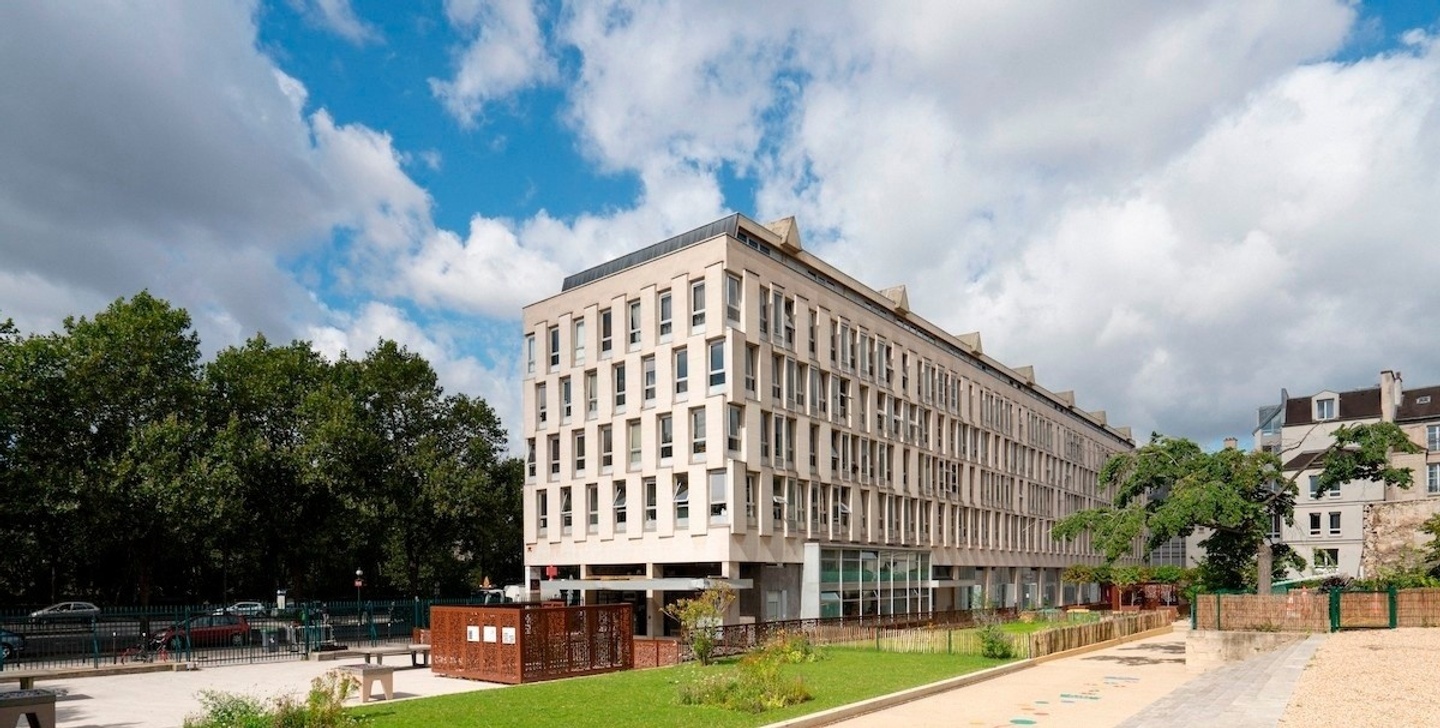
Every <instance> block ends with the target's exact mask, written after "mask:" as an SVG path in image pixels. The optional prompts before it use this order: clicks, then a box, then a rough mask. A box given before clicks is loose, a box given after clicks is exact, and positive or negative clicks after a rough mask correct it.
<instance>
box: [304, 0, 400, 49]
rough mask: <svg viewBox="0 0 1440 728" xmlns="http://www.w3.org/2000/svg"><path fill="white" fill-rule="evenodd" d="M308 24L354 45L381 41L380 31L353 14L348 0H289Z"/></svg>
mask: <svg viewBox="0 0 1440 728" xmlns="http://www.w3.org/2000/svg"><path fill="white" fill-rule="evenodd" d="M291 4H292V5H294V6H295V7H296V8H297V9H298V10H300V12H302V13H303V14H304V15H305V17H306V18H307V19H309V20H310V22H312V23H314V24H316V25H318V26H320V27H322V28H325V29H326V30H328V31H330V32H332V33H334V34H336V35H338V36H340V37H341V38H344V39H345V40H348V41H350V42H351V43H354V44H356V45H364V44H366V43H374V42H378V41H380V40H381V35H380V31H379V30H377V29H376V28H375V26H373V25H371V24H369V23H366V22H365V21H363V20H361V19H360V16H358V15H356V14H355V8H354V7H351V5H350V0H291Z"/></svg>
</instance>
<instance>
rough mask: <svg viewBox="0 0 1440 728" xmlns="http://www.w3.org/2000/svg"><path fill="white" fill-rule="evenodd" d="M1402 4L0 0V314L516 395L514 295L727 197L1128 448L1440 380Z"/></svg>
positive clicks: (1414, 44)
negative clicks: (1298, 404)
mask: <svg viewBox="0 0 1440 728" xmlns="http://www.w3.org/2000/svg"><path fill="white" fill-rule="evenodd" d="M1437 20H1440V10H1437V8H1436V7H1435V6H1434V4H1433V3H1424V2H1401V3H1361V4H1351V3H1346V2H1332V1H1328V0H1297V1H1287V2H1201V3H1186V4H1183V5H1177V6H1173V7H1172V6H1169V5H1161V6H1157V5H1156V4H1155V3H1150V2H1139V1H1138V0H1137V1H1134V2H1126V1H1117V2H1108V3H1099V4H1086V5H1083V6H1082V5H1081V4H1076V3H1069V2H1054V3H1043V2H1037V3H1023V4H1022V3H1001V2H996V3H950V2H917V3H915V4H913V5H911V6H908V7H907V12H905V13H896V12H893V9H891V8H890V7H889V6H885V5H882V4H877V3H867V2H837V3H789V4H776V3H760V2H737V3H708V4H697V3H686V2H661V1H659V0H657V1H655V2H633V3H632V2H602V1H600V0H596V1H595V2H585V3H565V2H527V1H525V0H510V1H507V2H497V3H490V2H481V1H479V0H454V1H452V2H439V1H425V2H414V3H392V2H380V1H370V0H363V1H362V0H276V1H273V2H245V1H241V0H236V1H233V2H231V1H224V2H220V1H217V2H214V3H180V2H160V1H157V2H150V3H135V4H122V3H118V2H73V3H71V2H41V1H40V0H33V1H29V2H19V3H5V4H0V67H4V68H6V69H7V72H6V73H5V74H3V75H0V130H4V131H3V133H0V159H3V160H6V162H5V163H4V164H0V316H6V317H11V318H14V319H15V321H16V323H17V324H18V325H19V326H20V327H21V329H22V330H24V331H47V330H51V329H54V328H55V327H57V326H58V325H59V323H60V321H61V320H62V319H63V318H64V317H65V316H67V315H72V314H89V313H93V312H94V311H96V310H98V309H100V308H102V307H103V306H104V305H105V304H106V303H108V302H109V301H111V300H113V299H114V298H116V297H120V296H128V295H131V294H133V293H135V292H137V291H139V290H141V289H145V288H148V289H150V290H151V291H152V292H154V293H156V294H157V295H161V296H164V297H166V298H168V299H170V300H171V301H173V302H174V303H176V304H177V305H181V306H185V307H186V308H187V309H189V310H190V311H191V313H192V315H193V316H194V318H195V321H196V326H197V329H198V330H199V331H200V334H201V336H202V339H203V342H204V345H205V347H206V349H207V350H209V351H214V350H216V349H219V348H222V347H224V346H229V345H232V344H236V343H239V342H240V341H243V340H244V339H245V338H246V337H248V336H250V335H253V334H254V333H255V332H257V331H261V332H264V333H265V334H266V335H267V336H269V337H270V338H271V339H275V340H285V339H289V338H300V339H304V340H307V341H311V342H313V344H314V345H315V346H316V347H317V348H318V349H319V350H321V351H322V352H325V353H326V354H328V355H332V356H333V355H336V354H338V353H339V352H340V351H351V352H355V353H358V352H363V351H364V350H366V349H368V348H369V347H371V346H373V344H374V342H375V341H376V339H377V338H378V337H381V336H384V337H389V338H395V339H398V340H400V341H401V342H402V343H404V344H405V345H407V346H409V347H410V348H412V349H414V350H417V351H419V352H421V353H422V354H424V355H425V356H427V357H428V358H430V359H431V361H432V362H434V363H435V365H436V367H437V369H438V370H439V371H440V373H441V375H442V379H443V381H444V383H445V385H446V386H447V388H449V389H452V390H458V391H465V392H468V393H470V394H473V395H477V396H482V397H485V398H486V399H487V400H489V401H491V402H492V404H494V405H495V406H496V407H497V409H499V411H500V412H501V414H502V417H503V418H504V419H505V421H506V422H507V423H509V424H512V425H513V424H514V423H515V422H516V421H517V420H516V416H517V408H518V406H519V384H518V379H517V376H516V371H517V369H516V366H515V358H516V354H517V352H518V346H517V335H518V317H519V308H520V306H522V305H523V304H524V303H526V302H529V301H532V300H536V299H538V298H542V297H544V296H546V295H549V294H550V293H553V292H555V291H558V288H559V282H560V278H561V277H562V276H563V275H565V274H566V273H570V272H574V271H576V270H580V269H582V268H584V267H587V266H589V265H593V264H594V263H597V262H600V261H602V260H605V259H608V258H611V257H614V256H616V255H620V254H623V253H625V252H628V251H630V250H633V249H635V248H638V247H640V246H643V245H645V244H648V243H650V242H654V241H656V240H659V239H662V238H664V237H667V236H668V235H670V234H673V233H675V232H678V231H682V230H686V229H689V228H692V227H695V226H698V225H700V224H703V223H706V222H709V221H710V220H712V219H715V218H717V217H719V216H721V215H723V214H726V213H728V212H730V211H740V212H743V213H745V214H747V215H750V216H752V217H755V218H757V219H761V220H768V219H772V218H776V217H782V216H789V215H794V216H796V217H797V219H798V221H799V224H800V226H801V229H802V232H803V234H804V236H805V241H806V244H807V247H809V248H810V249H811V250H812V251H814V252H816V253H817V254H819V255H821V256H822V257H824V258H826V259H827V260H830V261H831V262H833V263H835V264H836V265H838V266H840V267H841V268H842V269H844V270H846V271H848V272H850V273H852V274H853V275H855V276H856V277H857V278H859V279H860V280H862V281H864V282H866V283H868V284H870V285H872V286H874V287H877V288H880V287H886V286H890V285H894V284H897V283H904V284H907V286H908V287H909V292H910V298H911V302H912V305H913V307H914V309H915V310H916V311H917V312H918V313H920V314H921V315H923V316H925V317H927V318H929V319H931V320H932V321H935V322H936V323H938V324H940V325H942V326H945V327H946V328H948V329H950V330H952V331H954V332H956V333H964V332H969V331H976V330H978V331H980V332H981V333H982V335H983V336H984V341H985V346H986V349H987V352H989V353H991V354H993V355H995V356H997V357H998V358H1000V359H1001V360H1002V361H1005V362H1006V363H1009V364H1011V365H1013V366H1020V365H1027V364H1029V365H1034V366H1035V367H1036V371H1037V377H1038V380H1039V381H1040V383H1041V384H1042V385H1045V386H1047V387H1048V388H1050V389H1052V390H1056V391H1060V390H1068V389H1073V390H1075V391H1076V392H1077V396H1078V400H1079V404H1080V405H1081V406H1082V407H1085V408H1088V409H1103V410H1106V411H1107V413H1108V414H1109V419H1110V421H1111V422H1112V423H1116V424H1122V425H1131V426H1132V427H1133V428H1134V429H1135V431H1136V434H1137V435H1141V436H1143V435H1144V434H1145V433H1148V432H1149V431H1152V430H1159V431H1163V432H1165V433H1167V434H1175V435H1185V436H1189V437H1193V438H1196V439H1199V440H1202V441H1205V442H1218V440H1219V439H1220V438H1221V437H1224V436H1226V435H1238V436H1241V437H1242V438H1243V437H1246V436H1247V435H1248V433H1249V431H1250V429H1251V428H1252V427H1253V425H1254V422H1253V420H1254V413H1255V408H1256V407H1257V406H1258V405H1261V404H1265V403H1269V402H1272V401H1274V400H1275V399H1276V397H1278V394H1279V390H1280V388H1281V387H1287V388H1289V390H1290V391H1291V392H1292V393H1304V392H1310V391H1318V390H1320V389H1322V388H1330V389H1346V388H1355V387H1363V386H1369V385H1373V384H1374V383H1375V382H1376V380H1377V377H1378V372H1379V371H1380V370H1381V369H1387V368H1393V369H1399V370H1401V371H1402V372H1403V373H1404V376H1405V380H1406V381H1407V382H1408V383H1409V384H1410V385H1412V386H1423V385H1433V384H1437V383H1440V361H1437V360H1436V358H1435V357H1434V356H1433V354H1432V353H1431V351H1430V349H1431V346H1430V340H1429V337H1428V336H1427V335H1426V333H1425V332H1426V330H1427V329H1426V327H1425V325H1424V323H1423V322H1425V321H1426V320H1428V316H1429V315H1430V314H1431V312H1433V311H1434V310H1436V308H1437V305H1440V288H1437V287H1436V286H1434V285H1433V282H1432V281H1433V276H1434V273H1435V272H1436V271H1437V270H1440V252H1437V246H1434V245H1433V240H1432V237H1433V230H1435V229H1437V225H1436V223H1437V222H1440V220H1437V216H1440V213H1437V206H1436V205H1435V204H1434V202H1433V201H1434V200H1435V199H1437V198H1440V121H1437V119H1440V113H1436V112H1437V108H1436V106H1437V102H1440V52H1437V45H1436V33H1437V27H1440V26H1437Z"/></svg>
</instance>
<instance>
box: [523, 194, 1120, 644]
mask: <svg viewBox="0 0 1440 728" xmlns="http://www.w3.org/2000/svg"><path fill="white" fill-rule="evenodd" d="M524 347H525V348H524V355H523V356H524V410H523V411H524V423H523V427H524V432H525V440H526V445H527V447H528V456H527V477H526V485H525V495H526V497H525V563H526V567H527V570H528V572H529V578H530V580H531V586H532V588H535V589H539V590H540V591H541V592H542V594H543V595H544V596H545V597H547V598H553V597H555V596H558V595H562V594H563V596H564V597H565V598H568V599H571V600H572V601H584V602H586V603H609V602H614V601H628V602H631V603H633V604H635V605H636V607H637V610H636V611H637V619H636V622H637V624H636V627H637V631H638V632H639V633H641V634H659V633H662V632H665V631H667V630H668V625H665V624H664V620H663V619H662V618H661V613H660V610H661V609H662V608H663V606H664V605H665V604H667V603H669V602H670V601H673V600H674V599H676V598H679V597H683V596H688V595H690V594H692V593H693V591H694V590H695V589H697V588H699V587H700V586H702V585H704V584H705V583H706V580H707V579H710V580H715V579H724V580H727V581H728V582H729V583H731V584H732V585H734V586H736V587H737V588H738V589H739V599H738V600H737V604H736V606H735V607H734V608H733V610H732V614H731V615H730V619H729V621H732V622H735V621H748V620H776V619H787V618H798V617H820V616H840V615H867V614H887V613H895V612H915V611H930V610H946V609H954V608H968V607H970V606H972V605H980V604H997V603H998V604H1004V605H1015V604H1025V605H1036V606H1038V605H1042V604H1052V605H1058V604H1063V603H1071V602H1074V601H1076V600H1080V599H1091V598H1093V595H1092V594H1081V593H1077V591H1076V590H1075V588H1074V587H1071V586H1068V585H1067V586H1065V587H1063V588H1062V586H1061V584H1060V581H1059V573H1060V571H1061V570H1062V569H1063V568H1064V567H1066V566H1068V565H1070V564H1073V563H1099V561H1100V557H1099V556H1098V555H1097V554H1096V553H1095V552H1093V551H1092V550H1091V549H1090V548H1089V543H1088V540H1086V539H1082V540H1079V541H1075V542H1062V541H1058V540H1055V539H1052V538H1051V537H1050V529H1051V526H1052V525H1053V524H1054V522H1055V521H1056V519H1058V518H1060V517H1062V516H1064V515H1066V514H1069V513H1072V512H1074V511H1076V510H1079V509H1082V508H1088V507H1093V506H1097V505H1101V504H1106V503H1109V502H1110V500H1111V497H1112V494H1111V493H1108V492H1100V490H1099V489H1098V486H1097V472H1098V470H1099V468H1100V467H1101V465H1102V464H1103V463H1104V462H1105V460H1106V458H1108V457H1109V456H1110V455H1111V454H1113V453H1116V452H1120V451H1125V450H1129V449H1130V448H1132V447H1133V444H1132V441H1131V438H1130V433H1129V430H1128V428H1115V427H1111V426H1109V425H1107V424H1106V420H1105V416H1104V413H1103V412H1084V411H1082V410H1080V409H1077V408H1076V407H1075V402H1074V396H1073V394H1072V393H1069V392H1060V393H1056V392H1050V391H1047V390H1045V389H1044V388H1042V387H1040V386H1038V385H1037V384H1036V383H1035V381H1034V375H1033V371H1032V370H1031V369H1030V368H1029V367H1020V368H1014V369H1012V368H1008V367H1006V366H1004V365H1002V364H1000V363H999V362H997V361H995V360H994V359H992V358H990V357H988V356H986V355H985V354H984V352H983V351H982V349H981V343H980V337H979V335H978V334H969V335H965V336H954V335H952V334H949V333H947V332H945V331H943V330H941V329H940V328H939V327H937V326H935V325H934V324H932V323H930V322H928V321H926V320H925V319H923V318H920V317H919V316H917V315H915V314H914V313H912V312H911V311H910V310H909V305H908V301H907V299H906V294H905V290H904V289H903V287H902V288H894V289H889V290H886V291H883V292H880V291H875V290H873V289H871V288H868V287H866V286H865V285H863V284H861V283H859V282H858V281H856V280H855V279H853V278H851V277H850V276H848V275H846V274H845V273H843V272H841V271H839V270H837V269H835V268H834V267H832V266H830V265H828V264H826V263H825V262H824V261H821V260H820V259H818V258H816V257H815V256H813V255H810V254H809V253H807V252H806V251H804V250H803V249H802V248H801V244H800V234H799V230H798V228H797V227H796V225H795V222H794V220H793V218H791V219H786V220H782V221H779V222H776V223H771V224H770V225H760V224H758V223H756V222H754V221H752V220H749V219H747V218H745V217H744V216H742V215H738V214H737V215H731V216H729V217H726V218H723V219H721V220H718V221H716V222H713V223H711V224H709V225H706V226H704V227H701V228H698V229H696V230H692V231H690V232H688V233H685V234H682V235H679V236H676V237H674V238H671V239H669V240H665V241H663V242H660V243H657V244H655V245H652V246H650V247H647V248H644V249H642V250H639V251H636V252H634V253H631V254H629V255H626V256H623V257H621V258H618V259H616V260H613V261H610V262H608V263H605V264H603V265H600V266H597V267H596V268H593V269H590V270H587V271H584V272H582V273H578V274H576V275H573V276H570V277H569V278H567V279H566V281H565V283H564V286H563V289H562V291H561V292H560V293H559V294H557V295H554V296H551V297H549V298H546V299H544V300H541V301H539V302H536V303H534V304H531V305H529V306H526V307H525V310H524Z"/></svg>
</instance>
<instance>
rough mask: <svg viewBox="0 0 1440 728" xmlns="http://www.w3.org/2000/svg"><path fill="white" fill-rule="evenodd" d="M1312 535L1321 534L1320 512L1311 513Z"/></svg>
mask: <svg viewBox="0 0 1440 728" xmlns="http://www.w3.org/2000/svg"><path fill="white" fill-rule="evenodd" d="M1310 535H1311V536H1319V535H1320V514H1319V513H1311V514H1310Z"/></svg>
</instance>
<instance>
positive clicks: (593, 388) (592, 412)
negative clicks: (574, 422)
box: [585, 369, 600, 419]
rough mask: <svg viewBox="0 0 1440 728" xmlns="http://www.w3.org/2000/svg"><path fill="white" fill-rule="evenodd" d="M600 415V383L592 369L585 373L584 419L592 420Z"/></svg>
mask: <svg viewBox="0 0 1440 728" xmlns="http://www.w3.org/2000/svg"><path fill="white" fill-rule="evenodd" d="M598 414H600V382H599V375H597V374H596V373H595V370H594V369H591V370H590V371H588V372H585V417H586V418H592V419H593V418H594V417H595V416H596V415H598Z"/></svg>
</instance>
